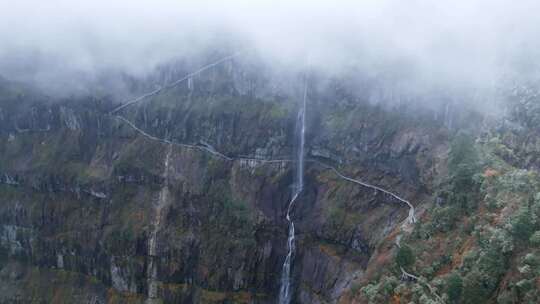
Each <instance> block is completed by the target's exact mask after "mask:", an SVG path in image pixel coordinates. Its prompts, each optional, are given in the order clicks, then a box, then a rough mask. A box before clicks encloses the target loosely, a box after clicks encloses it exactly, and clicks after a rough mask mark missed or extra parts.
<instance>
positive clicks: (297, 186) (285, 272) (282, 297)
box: [278, 78, 307, 304]
mask: <svg viewBox="0 0 540 304" xmlns="http://www.w3.org/2000/svg"><path fill="white" fill-rule="evenodd" d="M306 99H307V78H306V79H305V82H304V94H303V100H302V106H301V107H300V110H299V111H298V120H297V125H298V131H299V132H298V148H297V154H296V164H297V165H296V172H295V176H294V184H293V189H294V190H293V194H292V198H291V200H290V202H289V206H288V207H287V216H286V218H287V222H288V223H289V234H288V239H287V248H288V252H287V256H286V257H285V261H284V262H283V268H282V271H281V287H280V290H279V302H278V303H279V304H288V303H290V302H291V281H292V280H291V264H292V261H293V258H294V250H295V243H294V242H295V232H294V222H293V220H292V219H291V210H292V207H293V205H294V202H295V201H296V200H297V199H298V196H299V195H300V193H302V190H303V188H304V145H305V133H306Z"/></svg>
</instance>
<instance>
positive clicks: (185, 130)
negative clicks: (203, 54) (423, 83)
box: [0, 67, 444, 303]
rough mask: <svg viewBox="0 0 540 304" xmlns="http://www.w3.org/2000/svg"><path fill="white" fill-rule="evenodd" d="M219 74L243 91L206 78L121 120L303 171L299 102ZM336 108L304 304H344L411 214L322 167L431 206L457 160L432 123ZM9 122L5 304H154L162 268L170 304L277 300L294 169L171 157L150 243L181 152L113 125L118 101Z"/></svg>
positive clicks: (301, 259)
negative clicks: (293, 159)
mask: <svg viewBox="0 0 540 304" xmlns="http://www.w3.org/2000/svg"><path fill="white" fill-rule="evenodd" d="M217 73H218V76H220V75H221V76H223V75H229V74H230V73H233V74H234V77H228V78H227V77H224V76H223V77H221V78H220V77H217V76H214V77H213V78H212V79H216V77H217V79H232V80H230V81H225V80H224V81H223V82H218V83H213V84H212V85H209V83H210V77H201V78H199V79H195V80H194V84H193V87H192V88H187V87H178V88H175V89H172V90H170V91H168V92H166V93H164V94H162V95H159V96H157V97H155V98H153V99H152V100H151V102H148V103H143V104H140V105H135V106H132V107H129V108H126V109H125V110H123V113H122V115H123V117H125V118H127V119H129V120H130V121H132V122H133V123H134V124H136V125H137V126H138V127H140V128H141V129H143V130H144V131H145V132H147V133H149V134H151V135H152V136H155V137H159V138H163V139H167V140H170V141H173V142H176V143H185V144H197V143H200V142H201V141H204V142H205V143H207V144H208V145H210V146H212V147H213V148H214V149H216V150H217V151H220V152H221V153H223V154H225V155H227V156H230V157H236V156H250V157H253V158H254V159H286V158H290V155H292V151H293V150H294V148H295V147H294V144H293V143H294V142H295V141H294V138H293V137H294V120H295V113H296V103H295V102H294V100H293V99H292V98H291V97H287V95H286V94H283V96H282V95H280V94H282V93H279V92H283V89H277V87H279V85H278V84H272V83H269V84H267V85H264V81H261V80H260V79H252V78H250V77H251V76H249V73H248V74H244V75H243V74H242V73H241V72H239V71H235V70H234V68H233V67H229V68H224V69H222V70H218V71H217ZM219 73H221V74H219ZM246 73H247V72H246ZM4 85H5V84H4ZM210 87H212V88H213V89H212V90H210V89H208V88H210ZM282 87H283V85H282ZM3 90H7V89H6V88H3ZM328 90H330V89H328ZM0 93H2V94H4V96H7V93H5V92H0ZM335 94H337V93H332V92H326V93H325V94H315V93H314V94H313V96H311V99H310V103H309V105H308V110H307V111H308V112H307V117H308V126H307V141H306V150H307V151H310V152H309V153H308V155H307V158H308V161H307V162H306V181H305V183H306V185H305V190H304V193H303V194H302V197H300V199H299V201H298V204H297V205H296V206H295V208H294V210H293V211H292V216H293V218H295V223H298V224H297V225H298V228H297V230H298V232H297V233H298V245H297V250H298V252H297V255H296V258H295V260H294V265H293V269H292V273H293V281H294V286H293V288H294V291H295V293H294V301H295V302H297V303H336V302H338V301H339V299H340V297H341V296H342V294H343V292H344V291H345V290H347V289H348V288H350V283H351V281H352V280H353V279H356V278H358V277H361V276H363V275H364V270H365V269H366V267H367V266H368V263H370V261H371V260H372V259H373V258H374V257H373V255H374V254H376V252H377V251H376V249H377V247H378V246H379V245H380V242H381V241H382V240H383V239H384V238H385V237H386V236H387V235H388V234H389V233H390V232H391V231H392V229H393V228H395V227H396V226H397V225H399V223H400V222H401V221H403V220H404V219H405V217H406V215H407V211H408V210H407V208H406V207H404V206H403V204H400V203H399V202H398V201H396V200H394V199H392V198H390V197H387V196H386V195H384V194H381V193H376V192H374V191H373V190H370V189H365V188H362V187H359V186H358V185H354V184H351V183H349V182H347V181H344V180H342V179H340V178H338V177H337V176H336V175H334V174H333V173H332V172H331V171H329V170H326V169H325V168H323V167H321V166H319V165H318V164H317V163H316V162H310V161H309V159H312V160H318V161H322V162H326V163H328V164H331V165H333V166H336V167H340V168H341V169H342V171H344V172H345V173H347V175H348V176H351V177H353V178H359V179H362V180H366V181H369V182H371V183H374V184H377V185H380V186H381V187H385V188H391V189H392V190H393V191H394V192H397V193H400V194H401V195H403V196H405V197H407V198H409V199H410V200H411V201H412V202H414V203H415V204H422V203H423V199H424V197H425V195H426V194H427V193H429V189H430V188H431V179H432V176H433V175H434V174H435V173H436V172H435V170H437V167H436V162H437V159H436V157H437V155H436V154H437V153H438V152H439V151H440V150H441V149H443V148H444V144H443V143H442V142H443V141H442V140H441V136H442V137H444V133H439V131H438V129H436V127H434V129H432V130H426V129H423V128H422V127H420V126H421V125H422V123H425V121H420V120H419V119H418V117H409V118H408V117H407V116H405V117H404V118H403V117H401V118H399V117H396V116H395V114H393V113H392V111H390V110H385V109H384V108H380V107H378V106H375V105H370V104H368V103H363V102H361V101H357V102H356V101H355V102H354V103H337V102H333V101H332V100H331V99H332V96H336V95H335ZM16 102H17V104H15V103H16ZM0 108H2V111H1V114H2V115H1V116H0V139H1V140H0V159H1V162H0V173H1V174H0V202H1V204H0V256H1V257H0V266H1V270H0V286H2V287H0V288H2V290H3V292H0V303H18V302H23V303H26V302H36V303H37V301H38V299H45V301H46V302H50V303H56V302H63V301H65V302H72V303H74V302H77V303H143V302H144V301H146V300H147V297H146V296H147V294H148V288H149V283H148V282H149V280H148V273H149V272H148V268H149V267H155V289H156V290H155V298H156V299H160V300H162V301H163V302H164V303H228V302H227V301H229V302H235V303H236V302H237V303H274V302H275V300H276V297H277V294H278V292H279V277H280V271H281V266H282V263H283V259H284V257H285V255H286V250H287V249H286V240H287V224H286V222H285V217H284V214H285V212H286V207H287V203H288V201H289V198H290V192H291V188H290V184H291V181H292V174H293V173H292V170H293V164H291V163H290V162H287V161H286V160H285V161H283V162H276V163H260V162H257V161H254V160H253V161H236V160H233V161H229V160H225V159H221V158H218V157H215V156H213V155H211V154H208V153H205V152H204V151H200V150H196V149H190V148H187V147H182V146H173V147H172V150H171V154H170V160H169V164H168V167H169V168H168V175H167V181H168V196H169V197H168V201H169V202H168V203H167V204H166V205H164V207H163V210H161V211H160V213H161V215H160V218H161V220H160V229H158V230H157V232H155V235H153V236H152V234H153V232H152V231H153V229H154V228H153V227H154V224H155V223H154V219H155V206H156V202H157V201H158V200H159V197H160V191H162V188H163V186H164V184H165V179H164V175H163V172H164V170H165V168H164V165H163V163H164V161H163V160H164V159H165V157H166V154H167V149H168V147H169V146H168V145H167V144H164V143H160V142H156V141H154V140H151V139H149V138H147V137H145V136H142V135H141V134H140V133H138V132H136V131H135V130H133V129H132V128H130V127H129V126H128V125H126V124H125V123H122V122H121V121H118V120H117V119H115V118H114V117H113V116H111V115H109V114H108V110H109V109H111V108H113V104H112V102H111V101H107V100H106V99H93V98H87V99H82V100H61V101H54V100H53V101H48V102H46V103H44V102H41V100H40V96H39V94H36V95H33V94H30V95H27V96H17V95H15V96H13V97H12V98H8V99H2V101H1V103H0ZM441 134H442V135H441ZM150 238H154V239H155V240H154V242H155V245H153V246H154V248H152V249H150V248H149V243H150V241H149V239H150ZM151 251H152V252H151ZM152 264H153V266H151V265H152ZM153 288H154V287H153ZM76 290H78V291H76ZM26 291H28V292H26ZM152 292H154V291H152ZM60 299H61V300H60Z"/></svg>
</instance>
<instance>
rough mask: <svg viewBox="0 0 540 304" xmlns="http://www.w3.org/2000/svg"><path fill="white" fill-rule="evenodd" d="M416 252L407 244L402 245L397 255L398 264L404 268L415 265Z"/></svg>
mask: <svg viewBox="0 0 540 304" xmlns="http://www.w3.org/2000/svg"><path fill="white" fill-rule="evenodd" d="M414 260H415V257H414V252H413V250H412V249H411V247H409V246H407V245H402V246H401V247H400V248H399V250H398V253H397V255H396V263H397V264H398V266H400V267H403V268H404V269H409V268H410V267H411V266H412V265H414Z"/></svg>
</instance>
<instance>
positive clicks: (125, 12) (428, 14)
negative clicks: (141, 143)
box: [0, 0, 540, 92]
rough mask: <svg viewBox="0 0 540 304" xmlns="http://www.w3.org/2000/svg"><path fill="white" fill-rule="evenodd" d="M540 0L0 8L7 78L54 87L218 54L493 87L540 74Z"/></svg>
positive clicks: (446, 85)
mask: <svg viewBox="0 0 540 304" xmlns="http://www.w3.org/2000/svg"><path fill="white" fill-rule="evenodd" d="M539 9H540V4H539V3H538V1H534V0H523V1H519V2H516V1H514V2H511V1H505V0H491V1H489V0H478V1H465V0H458V1H452V2H451V3H444V2H442V1H421V0H413V1H398V0H383V1H375V0H373V1H339V2H337V1H295V2H291V1H281V0H278V1H228V2H227V3H224V2H223V1H172V0H158V1H142V0H135V1H134V0H130V1H127V0H119V1H104V0H96V1H87V2H85V3H83V2H79V1H78V2H74V1H67V0H52V1H47V2H43V1H28V0H22V1H16V2H12V3H8V2H7V1H4V2H3V3H1V4H0V17H1V19H2V25H3V26H2V27H0V41H2V43H1V44H0V76H2V77H4V78H7V79H14V80H18V81H25V82H30V83H34V84H37V85H39V86H40V87H42V88H43V89H46V90H47V89H49V90H50V91H54V92H60V91H64V92H72V91H75V90H77V89H80V88H84V87H85V85H86V83H88V82H92V81H97V79H100V78H102V77H103V75H107V74H110V73H113V72H114V73H125V74H128V75H132V76H134V77H142V76H144V75H146V74H147V73H150V72H151V71H152V70H154V69H155V68H156V67H157V66H159V65H161V64H166V63H167V62H170V61H172V60H178V59H182V60H187V61H189V60H190V59H191V58H198V59H197V60H198V61H201V59H200V56H201V53H208V52H211V51H216V52H221V53H223V54H224V55H226V54H227V53H234V52H238V51H241V52H246V53H250V54H253V53H255V54H257V56H258V58H261V60H262V61H263V62H264V63H265V64H266V65H269V66H283V67H288V68H290V69H298V70H302V69H304V68H305V67H306V66H308V65H309V66H310V67H311V68H312V69H315V70H318V71H319V72H321V73H328V75H337V76H340V75H350V76H351V77H354V76H355V75H360V76H362V77H391V78H393V79H395V80H396V81H398V82H403V83H404V84H403V85H404V86H408V87H410V88H412V89H413V90H422V89H427V88H431V87H439V88H443V89H452V88H460V87H465V88H474V89H489V88H492V87H494V86H496V84H497V82H498V81H500V79H501V78H504V77H517V75H519V76H520V77H530V78H535V77H537V75H536V73H537V72H536V71H537V69H536V66H537V64H536V62H535V61H536V60H535V59H536V58H539V57H538V55H540V54H538V52H539V50H540V48H539V47H540V38H539V37H540V36H539V35H538V32H537V29H538V28H540V19H539V18H536V16H535V13H536V12H538V11H539Z"/></svg>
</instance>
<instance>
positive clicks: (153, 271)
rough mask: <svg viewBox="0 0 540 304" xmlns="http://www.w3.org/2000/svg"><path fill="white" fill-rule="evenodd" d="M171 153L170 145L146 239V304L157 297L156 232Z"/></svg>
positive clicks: (165, 197)
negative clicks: (161, 184) (149, 230)
mask: <svg viewBox="0 0 540 304" xmlns="http://www.w3.org/2000/svg"><path fill="white" fill-rule="evenodd" d="M171 153H172V145H170V144H169V145H168V149H167V154H166V155H165V160H164V164H163V167H164V169H163V170H164V172H163V178H164V184H163V187H162V188H161V191H160V192H159V197H158V200H157V202H156V204H155V216H154V219H153V228H152V231H151V232H150V236H149V238H148V258H149V264H148V268H147V273H146V276H147V282H148V293H147V295H146V296H147V297H146V303H148V304H151V303H154V301H155V300H156V299H157V295H158V274H157V264H156V263H157V259H158V252H157V237H158V232H159V230H160V228H161V223H162V221H163V217H164V214H163V210H164V209H165V207H166V206H167V204H168V202H169V163H170V158H171Z"/></svg>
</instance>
